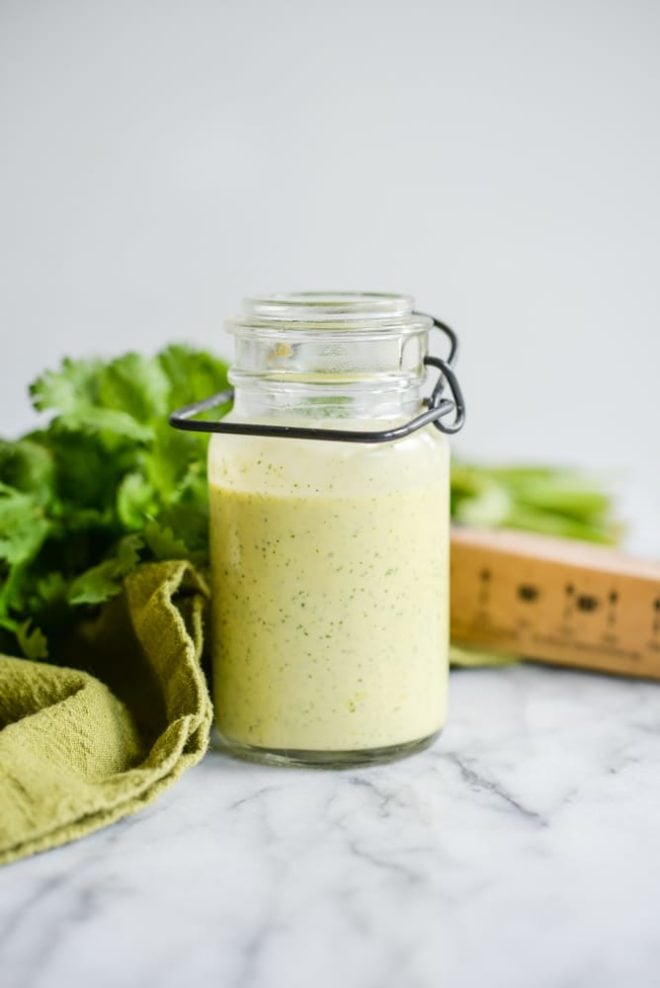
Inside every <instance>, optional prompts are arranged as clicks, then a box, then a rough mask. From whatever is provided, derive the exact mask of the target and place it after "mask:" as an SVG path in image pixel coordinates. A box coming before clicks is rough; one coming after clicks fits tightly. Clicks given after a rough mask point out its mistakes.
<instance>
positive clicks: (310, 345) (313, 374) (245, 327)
mask: <svg viewBox="0 0 660 988" xmlns="http://www.w3.org/2000/svg"><path fill="white" fill-rule="evenodd" d="M430 328H431V320H430V319H429V318H428V317H427V316H421V315H419V314H417V313H415V312H414V311H413V302H412V299H409V298H408V297H407V296H395V295H374V294H360V293H322V294H321V293H303V294H300V295H277V296H270V297H268V298H262V299H249V300H247V301H246V302H245V303H244V311H243V314H242V315H241V316H239V317H237V318H235V319H232V320H229V322H228V329H229V331H230V332H231V333H232V334H233V335H234V337H235V361H234V364H233V366H232V369H231V371H230V374H229V379H230V381H231V383H232V384H233V386H234V389H235V402H234V414H235V415H236V416H239V417H241V418H243V417H246V418H249V417H260V418H263V417H267V418H277V417H283V418H291V417H295V418H301V417H302V418H316V419H324V418H326V419H337V418H342V419H352V420H359V421H369V420H371V419H373V420H379V421H382V420H386V419H389V420H395V419H397V418H399V417H402V416H409V415H410V414H411V413H414V412H415V411H416V410H417V409H418V408H419V407H420V404H421V400H422V399H421V391H422V385H423V381H424V377H425V367H424V358H425V356H426V353H427V350H428V334H429V329H430Z"/></svg>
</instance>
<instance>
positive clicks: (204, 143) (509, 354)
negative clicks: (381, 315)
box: [0, 0, 660, 549]
mask: <svg viewBox="0 0 660 988" xmlns="http://www.w3.org/2000/svg"><path fill="white" fill-rule="evenodd" d="M659 54H660V5H659V4H657V3H654V2H652V0H648V2H644V0H632V2H631V0H621V2H613V0H609V2H597V0H592V2H585V0H582V2H574V3H561V2H543V3H534V2H518V3H513V2H497V3H496V2H492V3H488V2H462V0H461V2H458V0H456V2H454V3H451V4H450V3H433V2H427V3H422V2H419V0H408V2H396V0H390V2H387V0H381V2H370V0H354V2H334V3H330V2H326V3H315V2H309V0H308V2H304V0H292V2H288V3H287V2H282V0H273V2H268V0H261V2H256V0H243V2H238V0H233V2H222V0H206V2H201V0H189V2H183V0H181V2H156V0H154V2H145V0H113V2H101V0H96V2H95V0H78V2H76V0H49V2H47V0H42V2H35V0H13V2H10V0H3V2H1V3H0V60H1V67H2V75H3V82H2V88H1V96H0V99H1V102H2V109H1V113H2V117H1V134H2V153H1V161H0V207H1V210H2V221H1V224H0V276H1V279H2V285H1V289H2V290H1V293H0V326H1V331H2V343H3V347H2V350H3V371H2V388H1V389H0V427H1V428H2V431H4V432H9V433H11V432H12V431H15V430H16V429H18V428H22V427H24V426H26V425H27V424H28V423H29V421H30V420H31V419H30V414H29V409H28V405H27V402H26V399H25V397H24V392H25V384H26V383H27V381H28V380H29V379H30V378H31V377H32V376H33V375H34V374H35V373H36V372H38V371H39V370H40V369H41V368H42V367H44V366H45V365H49V364H50V365H52V364H55V363H56V362H58V360H59V359H60V357H61V356H62V355H63V354H65V353H67V354H73V355H77V354H84V353H96V352H100V353H108V354H109V353H114V352H117V351H121V350H123V349H125V348H128V347H132V348H139V349H143V350H147V351H149V350H153V349H155V348H157V347H158V346H159V345H161V344H162V343H165V342H166V341H169V340H172V339H187V340H191V341H194V342H197V343H202V344H205V345H207V346H210V347H213V348H216V349H217V350H218V351H219V352H221V353H225V354H229V352H230V348H229V343H228V341H227V339H226V338H224V337H223V334H222V320H223V317H224V316H225V315H226V314H227V313H229V312H231V311H233V310H235V309H236V307H237V305H238V304H239V302H240V299H241V297H242V296H243V295H245V294H248V293H250V292H254V291H268V290H286V289H298V288H301V287H305V288H327V287H331V288H332V287H335V288H365V289H385V290H394V291H397V290H399V291H407V292H411V293H413V294H414V295H415V296H416V297H417V299H418V301H419V304H420V306H422V307H424V308H427V309H429V310H431V311H433V312H435V313H437V314H439V315H441V316H442V317H444V318H445V319H447V320H448V321H450V322H451V323H453V324H454V325H455V326H456V327H457V328H458V329H459V330H460V332H461V334H462V338H463V343H464V346H463V352H462V361H461V374H462V377H463V380H464V386H465V390H466V392H467V395H468V398H469V403H470V418H469V425H468V427H467V428H466V431H465V434H464V436H463V437H462V438H461V440H460V442H459V443H458V444H457V445H458V448H459V450H460V451H461V452H463V453H466V454H471V455H475V456H479V457H487V458H495V459H497V458H503V457H504V458H530V457H531V458H535V459H540V460H545V459H550V460H567V461H569V462H573V463H577V464H582V465H585V466H588V467H593V468H598V469H603V468H608V469H611V470H613V471H614V473H615V474H616V475H617V476H618V477H621V478H623V490H624V495H625V497H624V504H625V510H626V512H627V513H628V514H629V515H630V516H631V520H632V523H633V532H637V533H638V536H637V544H636V547H637V548H642V549H648V548H649V547H650V546H651V544H652V543H654V540H655V544H656V545H660V539H659V538H658V533H657V525H656V518H657V517H658V513H657V511H658V507H659V504H658V502H659V501H660V496H659V494H658V491H659V489H660V465H659V464H660V460H659V457H658V452H659V449H658V440H657V430H658V424H659V418H660V415H659V411H660V400H659V399H658V394H657V379H658V372H659V368H660V338H659V334H658V330H657V327H658V321H659V318H660V298H659V295H660V289H659V278H658V261H659V249H658V248H659V244H660V233H659V229H660V192H659V183H660V134H659V121H660V59H659V57H658V56H659ZM642 517H643V518H644V519H645V521H644V525H643V528H640V519H641V518H642ZM642 531H643V536H641V535H639V533H640V532H642Z"/></svg>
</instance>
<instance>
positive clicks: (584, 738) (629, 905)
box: [0, 665, 660, 988]
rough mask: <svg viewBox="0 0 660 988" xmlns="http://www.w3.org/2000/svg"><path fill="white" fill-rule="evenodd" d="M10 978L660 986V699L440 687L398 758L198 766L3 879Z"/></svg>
mask: <svg viewBox="0 0 660 988" xmlns="http://www.w3.org/2000/svg"><path fill="white" fill-rule="evenodd" d="M0 983H2V985H3V986H6V988H51V986H59V985H62V986H65V985H66V986H67V988H78V986H80V988H82V986H85V988H87V986H90V985H92V986H94V988H152V986H153V988H156V986H158V988H181V986H186V985H194V986H195V988H206V986H209V988H210V986H213V988H311V986H315V988H337V986H341V988H463V986H470V988H472V986H482V985H488V988H500V986H502V988H583V986H584V988H621V986H625V988H651V986H658V985H660V685H653V684H651V683H643V682H633V681H626V680H618V679H614V678H608V677H605V676H599V675H590V674H582V673H573V672H564V671H559V670H556V669H546V668H543V667H534V666H531V665H521V666H517V667H512V668H509V669H502V670H470V671H462V672H457V673H454V674H453V676H452V710H451V722H450V726H449V727H448V729H447V731H446V732H445V734H444V736H443V737H442V738H441V739H440V741H439V742H438V743H437V744H436V745H435V747H434V748H432V749H431V750H429V751H427V752H425V753H423V754H420V755H417V756H415V757H413V758H410V759H408V760H406V761H402V762H399V763H396V764H392V765H389V766H381V767H375V768H371V769H363V770H359V771H344V772H324V771H301V770H293V769H289V770H283V769H272V768H262V767H259V766H254V765H247V764H241V763H238V762H235V761H231V760H229V759H227V758H226V757H224V756H223V755H220V754H219V753H217V752H211V753H209V755H208V756H207V757H206V759H205V760H204V762H203V763H202V764H201V765H200V766H198V767H197V768H196V769H194V770H192V771H191V772H190V773H188V775H187V776H185V777H184V778H183V779H182V780H181V781H180V783H179V784H178V785H176V786H175V788H174V789H173V790H172V791H171V792H169V793H167V794H165V795H164V796H163V797H162V798H161V799H160V800H159V801H158V802H157V804H156V805H155V806H153V807H152V808H150V809H148V810H146V811H144V812H142V813H141V814H139V815H138V816H135V817H133V818H131V819H129V820H127V821H124V822H122V823H119V824H117V825H115V826H113V827H111V828H109V829H108V830H105V831H102V832H100V833H98V834H96V835H94V836H92V837H90V838H87V839H85V840H82V841H79V842H77V843H75V844H72V845H69V846H68V847H65V848H61V849H59V850H56V851H52V852H49V853H46V854H42V855H39V856H37V857H35V858H32V859H29V860H27V861H24V862H20V863H18V864H15V865H12V866H10V867H7V868H5V869H4V870H2V871H1V872H0Z"/></svg>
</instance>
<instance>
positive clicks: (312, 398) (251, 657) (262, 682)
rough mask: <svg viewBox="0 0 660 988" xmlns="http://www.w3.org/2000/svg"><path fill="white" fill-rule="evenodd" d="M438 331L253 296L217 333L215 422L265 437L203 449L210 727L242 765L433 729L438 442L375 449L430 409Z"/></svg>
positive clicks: (441, 571)
mask: <svg viewBox="0 0 660 988" xmlns="http://www.w3.org/2000/svg"><path fill="white" fill-rule="evenodd" d="M434 322H435V323H436V325H439V326H440V327H441V328H446V327H443V326H442V324H440V323H437V321H435V320H433V319H432V318H431V317H429V316H426V315H422V314H419V313H416V312H415V311H414V309H413V302H412V299H410V298H409V297H407V296H401V295H384V294H359V293H355V294H353V293H344V294H339V293H324V294H319V293H302V294H295V295H275V296H271V297H267V298H265V297H264V298H253V299H249V300H247V301H246V302H245V303H244V310H243V314H242V315H241V316H239V317H237V318H234V319H231V320H229V321H228V324H227V328H228V330H229V332H230V333H232V334H233V335H234V337H235V349H236V357H235V362H234V365H233V368H232V370H231V373H230V381H231V383H232V384H233V386H234V389H235V399H234V407H233V410H232V411H231V412H230V414H229V416H228V417H227V418H226V419H225V420H223V426H225V427H229V428H236V429H238V428H245V429H246V430H247V429H254V430H256V432H257V433H259V430H260V428H262V427H265V431H266V434H252V435H246V434H233V435H232V434H218V435H214V436H213V437H212V439H211V442H210V446H209V461H208V462H209V495H210V536H211V564H212V591H213V669H214V699H215V713H216V723H217V728H218V731H219V732H220V735H221V738H222V741H223V742H224V744H225V745H226V746H228V747H229V748H230V749H231V750H232V751H234V752H235V753H237V754H239V755H241V756H243V757H248V758H252V759H257V760H260V761H266V762H271V763H294V764H315V765H326V766H343V765H351V764H360V763H365V762H375V761H384V760H388V759H391V758H394V757H398V756H401V755H404V754H407V753H410V752H413V751H416V750H418V749H420V748H423V747H425V746H426V745H428V744H430V743H431V742H432V741H433V740H434V739H435V738H436V737H437V735H438V733H439V732H440V730H441V728H442V726H443V724H444V722H445V713H446V702H447V679H448V645H449V585H448V579H449V577H448V573H449V567H448V557H449V450H448V442H447V439H446V437H445V435H443V434H442V432H441V431H439V429H438V428H434V427H433V425H431V424H428V425H425V426H424V427H423V428H417V429H416V430H415V431H411V432H410V434H407V435H406V434H404V435H403V438H398V439H397V438H394V439H393V440H392V439H391V440H389V441H383V440H382V434H383V432H384V430H385V431H386V430H390V429H393V428H394V429H396V428H400V427H402V426H405V424H406V423H407V422H408V421H409V420H410V419H411V416H417V415H419V414H420V412H423V410H424V402H423V399H422V387H423V384H424V381H425V377H426V366H425V363H426V361H427V359H430V358H428V345H429V331H430V330H431V329H432V327H433V324H434ZM447 332H450V331H449V330H448V329H447ZM435 363H436V365H439V364H442V363H443V362H442V361H435ZM443 366H444V367H445V369H446V371H447V374H449V373H450V371H449V369H448V368H447V366H446V365H444V364H443ZM452 378H453V375H452ZM441 381H442V383H446V378H445V377H442V378H441ZM454 381H455V379H454ZM439 393H440V386H438V387H436V391H435V392H434V398H436V397H437V395H438V394H439ZM459 394H460V392H459ZM427 404H428V402H427ZM446 404H447V405H450V404H451V403H449V402H446ZM204 407H209V405H208V404H207V405H205V406H204ZM451 407H454V406H453V405H452V406H451ZM426 414H427V415H428V412H427V413H426ZM438 425H439V426H440V428H442V421H440V422H438ZM273 426H275V427H276V428H275V430H274V434H272V433H271V434H269V433H268V430H269V429H272V427H273ZM308 430H311V431H310V432H308ZM328 430H333V436H334V433H335V431H336V430H341V431H342V432H346V436H349V435H352V436H355V435H358V436H361V437H362V439H361V440H360V441H356V439H355V438H352V439H351V441H344V437H342V439H341V441H338V440H337V439H336V438H333V439H332V440H331V441H328V439H327V433H328ZM446 431H454V430H453V429H449V428H447V430H446ZM307 435H309V436H310V438H305V437H306V436H307ZM312 435H313V438H311V437H312ZM395 435H396V434H395ZM319 438H323V439H325V441H319ZM376 438H378V440H379V441H370V440H372V439H376Z"/></svg>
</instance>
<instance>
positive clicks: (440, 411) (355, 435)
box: [169, 312, 465, 444]
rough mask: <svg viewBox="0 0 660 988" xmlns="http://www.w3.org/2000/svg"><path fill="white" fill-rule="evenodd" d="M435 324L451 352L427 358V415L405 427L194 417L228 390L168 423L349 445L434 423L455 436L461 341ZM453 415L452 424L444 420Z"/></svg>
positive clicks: (461, 417)
mask: <svg viewBox="0 0 660 988" xmlns="http://www.w3.org/2000/svg"><path fill="white" fill-rule="evenodd" d="M414 315H418V316H423V315H426V313H424V312H415V313H414ZM427 318H429V319H431V321H432V322H433V326H434V328H435V329H438V330H439V331H440V332H441V333H442V334H443V335H444V336H445V337H446V338H447V340H448V341H449V353H448V354H447V357H446V358H444V359H443V358H441V357H429V356H427V357H425V358H424V365H425V366H426V367H435V368H436V370H438V371H439V375H438V379H437V381H436V383H435V385H434V387H433V390H432V392H431V395H430V397H428V398H425V399H424V402H423V403H424V406H425V408H426V411H425V412H422V413H421V414H420V415H417V416H415V418H413V419H411V420H410V421H409V422H405V423H404V424H403V425H398V426H395V427H394V428H392V429H383V430H381V431H378V432H370V431H365V430H355V429H314V428H308V427H306V426H293V425H265V424H263V423H259V424H257V423H251V422H225V421H223V420H222V419H219V420H214V419H198V418H195V416H196V415H199V414H200V413H202V412H210V411H211V410H212V409H214V408H220V407H221V406H222V405H226V404H228V403H229V402H231V401H232V400H233V397H234V389H233V388H228V389H227V390H226V391H219V392H218V393H217V394H215V395H211V396H210V397H209V398H204V400H203V401H196V402H193V403H192V404H191V405H184V406H183V408H178V409H177V410H176V411H175V412H172V414H171V415H170V417H169V423H170V425H171V426H172V427H173V428H174V429H181V430H183V431H186V432H221V433H226V434H229V435H239V436H267V437H269V438H282V439H316V440H320V441H325V442H346V443H371V444H376V443H388V442H393V441H394V440H396V439H403V438H404V437H405V436H409V435H410V434H411V433H413V432H416V431H417V430H418V429H422V428H424V426H425V425H430V424H433V425H434V426H435V428H436V429H438V431H439V432H444V433H446V434H448V435H454V433H456V432H458V431H459V430H460V429H462V428H463V424H464V422H465V401H464V399H463V392H462V391H461V387H460V385H459V383H458V379H457V377H456V374H455V373H454V370H453V364H454V362H455V360H456V356H457V353H458V338H457V336H456V333H455V332H454V330H453V329H451V328H450V327H449V326H448V325H447V324H446V323H444V322H441V321H440V320H439V319H436V318H435V316H427ZM446 388H448V390H449V393H450V395H451V398H446V397H444V392H445V389H446ZM452 412H453V417H452V418H451V420H450V421H448V422H445V421H444V419H445V418H446V417H447V416H448V415H450V414H451V413H452Z"/></svg>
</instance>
